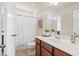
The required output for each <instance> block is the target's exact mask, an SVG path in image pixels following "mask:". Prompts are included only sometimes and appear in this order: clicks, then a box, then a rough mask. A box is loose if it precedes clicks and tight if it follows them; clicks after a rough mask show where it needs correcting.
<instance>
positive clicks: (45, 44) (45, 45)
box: [41, 41, 53, 53]
mask: <svg viewBox="0 0 79 59" xmlns="http://www.w3.org/2000/svg"><path fill="white" fill-rule="evenodd" d="M41 46H42V47H43V48H45V49H46V50H48V51H49V52H50V53H52V52H53V47H52V46H51V45H49V44H47V43H45V42H43V41H41Z"/></svg>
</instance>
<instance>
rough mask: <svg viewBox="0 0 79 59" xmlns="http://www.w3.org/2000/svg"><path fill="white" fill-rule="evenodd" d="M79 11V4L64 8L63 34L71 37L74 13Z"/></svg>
mask: <svg viewBox="0 0 79 59" xmlns="http://www.w3.org/2000/svg"><path fill="white" fill-rule="evenodd" d="M77 9H79V4H74V5H72V6H68V7H66V8H63V9H62V10H63V17H62V33H63V34H64V35H68V36H71V34H72V32H73V11H74V10H77Z"/></svg>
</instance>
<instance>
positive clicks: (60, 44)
mask: <svg viewBox="0 0 79 59" xmlns="http://www.w3.org/2000/svg"><path fill="white" fill-rule="evenodd" d="M36 38H38V39H40V40H42V41H44V42H46V43H48V44H50V45H52V46H54V47H56V48H58V49H60V50H62V51H64V52H66V53H68V54H70V55H72V56H79V43H76V44H74V43H71V40H70V37H67V36H62V38H60V39H56V38H55V37H54V36H50V37H43V36H36Z"/></svg>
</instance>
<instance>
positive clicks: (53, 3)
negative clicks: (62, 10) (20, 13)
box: [49, 2, 58, 5]
mask: <svg viewBox="0 0 79 59" xmlns="http://www.w3.org/2000/svg"><path fill="white" fill-rule="evenodd" d="M49 4H50V5H58V2H49Z"/></svg>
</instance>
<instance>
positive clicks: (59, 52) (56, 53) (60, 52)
mask: <svg viewBox="0 0 79 59" xmlns="http://www.w3.org/2000/svg"><path fill="white" fill-rule="evenodd" d="M54 56H71V55H69V54H67V53H66V52H63V51H61V50H59V49H57V48H54Z"/></svg>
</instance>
